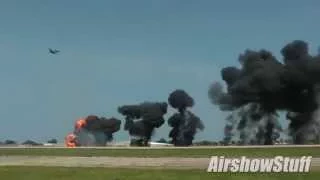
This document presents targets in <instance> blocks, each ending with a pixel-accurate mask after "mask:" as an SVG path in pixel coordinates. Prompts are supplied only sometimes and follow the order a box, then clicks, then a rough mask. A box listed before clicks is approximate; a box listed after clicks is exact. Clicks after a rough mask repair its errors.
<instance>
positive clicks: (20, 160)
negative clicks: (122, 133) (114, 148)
mask: <svg viewBox="0 0 320 180" xmlns="http://www.w3.org/2000/svg"><path fill="white" fill-rule="evenodd" d="M209 162H210V158H172V157H170V158H135V157H130V158H127V157H61V156H60V157H54V156H53V157H49V156H0V166H50V167H119V168H120V167H121V168H160V169H201V170H206V169H207V168H208V165H209ZM311 170H317V171H318V170H320V158H313V159H312V161H311Z"/></svg>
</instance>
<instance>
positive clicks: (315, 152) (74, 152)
mask: <svg viewBox="0 0 320 180" xmlns="http://www.w3.org/2000/svg"><path fill="white" fill-rule="evenodd" d="M4 155H28V156H84V157H89V156H112V157H210V156H220V155H224V156H228V157H239V156H250V157H273V156H278V155H283V156H306V155H308V156H313V157H320V147H295V148H292V147H278V148H221V149H217V148H205V149H179V148H177V149H81V148H80V149H77V148H76V149H72V148H70V149H51V148H34V149H33V148H25V149H14V148H12V149H0V156H4Z"/></svg>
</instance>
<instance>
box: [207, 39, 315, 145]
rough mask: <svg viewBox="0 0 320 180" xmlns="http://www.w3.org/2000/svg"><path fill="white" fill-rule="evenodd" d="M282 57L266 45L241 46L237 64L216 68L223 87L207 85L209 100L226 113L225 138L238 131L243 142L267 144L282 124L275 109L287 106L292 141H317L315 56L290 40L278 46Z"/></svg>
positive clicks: (300, 44) (280, 110) (217, 84)
mask: <svg viewBox="0 0 320 180" xmlns="http://www.w3.org/2000/svg"><path fill="white" fill-rule="evenodd" d="M281 54H282V56H283V63H281V62H279V61H278V60H277V59H276V57H274V56H273V55H272V53H271V52H269V51H267V50H264V49H262V50H260V51H253V50H246V51H245V52H244V53H243V54H240V56H239V58H238V60H239V62H240V64H241V68H237V67H226V68H223V69H222V70H221V76H222V79H223V80H224V81H225V83H226V85H227V92H224V91H223V87H222V85H221V84H219V83H213V84H212V85H211V86H210V88H209V98H210V100H211V102H212V103H213V104H215V105H218V106H219V107H220V109H221V110H222V111H232V113H231V115H230V116H229V117H228V118H227V121H228V123H227V125H226V128H225V129H226V131H225V132H226V139H230V137H231V136H235V135H236V134H238V135H239V136H240V139H241V141H242V143H245V144H248V143H255V144H272V143H273V142H274V139H275V137H278V135H277V131H278V132H279V131H280V130H281V127H280V125H279V122H278V115H277V113H278V112H287V115H286V118H287V119H288V120H289V121H290V124H289V127H288V130H289V135H290V136H291V137H292V141H293V143H295V144H305V143H308V142H319V132H320V117H319V114H318V113H319V112H320V111H319V100H320V99H319V98H320V97H319V95H320V93H319V92H320V91H319V82H320V78H319V77H320V76H319V75H320V56H319V55H316V56H312V55H310V54H309V49H308V44H307V43H306V42H304V41H301V40H295V41H292V42H291V43H289V44H287V45H285V46H284V47H283V48H282V49H281Z"/></svg>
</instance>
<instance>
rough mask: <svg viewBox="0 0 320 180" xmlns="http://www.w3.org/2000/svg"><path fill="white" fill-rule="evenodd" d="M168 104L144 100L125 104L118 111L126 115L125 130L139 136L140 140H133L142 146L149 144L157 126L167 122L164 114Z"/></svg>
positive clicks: (133, 135) (136, 136)
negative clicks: (138, 102) (135, 103)
mask: <svg viewBox="0 0 320 180" xmlns="http://www.w3.org/2000/svg"><path fill="white" fill-rule="evenodd" d="M167 108H168V104H167V103H165V102H144V103H141V104H138V105H124V106H121V107H119V108H118V112H119V113H120V114H122V115H123V116H125V117H126V122H125V125H124V130H126V131H128V132H129V134H130V136H132V137H135V138H138V139H137V141H138V142H133V140H132V142H131V144H136V145H140V146H148V142H149V141H150V139H151V136H152V134H153V131H154V129H155V128H159V127H160V126H162V125H163V124H164V122H165V120H164V118H163V116H164V115H165V114H166V113H167Z"/></svg>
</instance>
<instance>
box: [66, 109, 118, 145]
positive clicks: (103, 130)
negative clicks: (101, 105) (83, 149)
mask: <svg viewBox="0 0 320 180" xmlns="http://www.w3.org/2000/svg"><path fill="white" fill-rule="evenodd" d="M120 125H121V121H120V120H118V119H116V118H110V119H107V118H105V117H98V116H95V115H89V116H87V117H86V118H81V119H79V120H77V121H76V123H75V127H74V132H73V133H71V134H69V135H68V136H67V138H66V141H67V142H66V144H67V146H68V147H71V145H72V144H75V146H105V145H106V143H107V142H109V141H111V140H113V133H115V132H117V131H119V129H120ZM70 141H71V142H70Z"/></svg>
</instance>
